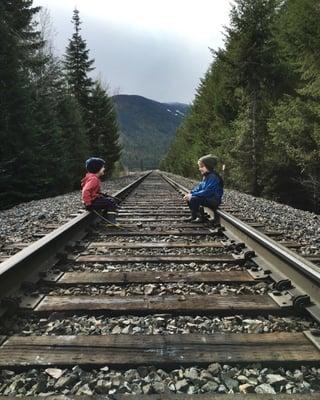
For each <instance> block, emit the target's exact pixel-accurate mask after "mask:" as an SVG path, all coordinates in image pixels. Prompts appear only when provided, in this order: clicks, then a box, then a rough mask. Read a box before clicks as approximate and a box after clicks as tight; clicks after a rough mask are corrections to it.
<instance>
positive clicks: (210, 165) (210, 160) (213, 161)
mask: <svg viewBox="0 0 320 400" xmlns="http://www.w3.org/2000/svg"><path fill="white" fill-rule="evenodd" d="M199 162H201V163H202V164H203V165H204V166H205V167H206V168H207V169H208V170H209V171H213V170H214V169H215V167H216V166H217V164H218V158H217V157H216V156H214V155H213V154H207V155H206V156H203V157H201V158H199Z"/></svg>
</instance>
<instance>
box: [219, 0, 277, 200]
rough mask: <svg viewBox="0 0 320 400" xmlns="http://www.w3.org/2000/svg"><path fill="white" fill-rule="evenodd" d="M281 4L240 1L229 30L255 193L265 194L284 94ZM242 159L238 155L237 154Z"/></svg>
mask: <svg viewBox="0 0 320 400" xmlns="http://www.w3.org/2000/svg"><path fill="white" fill-rule="evenodd" d="M276 5H277V0H236V2H235V5H234V6H233V8H232V11H231V26H230V28H228V30H227V33H228V43H227V52H228V53H227V56H226V62H228V63H229V64H230V65H231V66H232V70H233V76H234V86H235V88H236V89H237V96H238V99H239V116H238V119H237V121H236V122H235V125H234V127H235V129H236V130H237V136H236V142H235V147H236V148H235V150H236V153H237V154H238V160H239V168H240V169H241V170H242V172H243V178H244V180H245V179H248V178H247V177H248V176H249V177H250V178H249V181H248V189H249V191H250V192H251V193H252V194H255V195H257V194H261V192H262V189H263V179H264V170H265V160H264V154H265V149H266V145H267V143H268V137H267V126H266V120H267V118H268V114H269V104H270V103H271V102H272V101H273V100H275V99H276V98H277V95H278V94H279V91H280V89H281V81H282V74H281V70H280V69H279V61H278V48H277V43H276V40H275V38H274V34H273V27H274V21H275V17H276ZM235 156H236V154H235Z"/></svg>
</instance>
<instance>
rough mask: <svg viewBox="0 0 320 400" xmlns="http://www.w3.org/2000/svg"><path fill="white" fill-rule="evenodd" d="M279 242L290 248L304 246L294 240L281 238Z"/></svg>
mask: <svg viewBox="0 0 320 400" xmlns="http://www.w3.org/2000/svg"><path fill="white" fill-rule="evenodd" d="M279 244H281V245H282V246H285V247H288V248H289V249H299V248H300V247H301V246H302V245H301V244H300V243H298V242H295V241H293V240H281V241H279Z"/></svg>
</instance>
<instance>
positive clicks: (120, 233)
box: [103, 228, 215, 236]
mask: <svg viewBox="0 0 320 400" xmlns="http://www.w3.org/2000/svg"><path fill="white" fill-rule="evenodd" d="M214 233H215V232H211V231H210V230H209V229H204V230H195V229H194V230H181V231H177V230H175V229H172V230H168V231H146V230H143V231H142V230H138V229H137V230H135V231H133V230H130V231H124V230H119V229H117V228H115V229H111V228H108V231H105V232H104V233H103V235H104V236H207V235H212V234H214Z"/></svg>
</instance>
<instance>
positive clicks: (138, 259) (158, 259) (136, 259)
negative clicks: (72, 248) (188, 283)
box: [74, 254, 244, 264]
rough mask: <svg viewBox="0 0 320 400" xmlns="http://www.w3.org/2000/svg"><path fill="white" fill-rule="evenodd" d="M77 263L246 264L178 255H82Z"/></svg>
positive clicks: (232, 259)
mask: <svg viewBox="0 0 320 400" xmlns="http://www.w3.org/2000/svg"><path fill="white" fill-rule="evenodd" d="M74 261H75V262H77V263H119V264H126V263H147V262H149V263H151V262H152V263H163V262H165V263H170V262H174V263H191V262H195V263H226V264H239V263H243V262H244V258H241V257H239V258H238V257H234V256H232V255H220V254H217V255H212V256H210V255H191V256H189V255H184V254H181V255H177V256H168V255H163V256H158V255H143V256H103V255H80V256H78V257H76V258H75V260H74Z"/></svg>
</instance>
